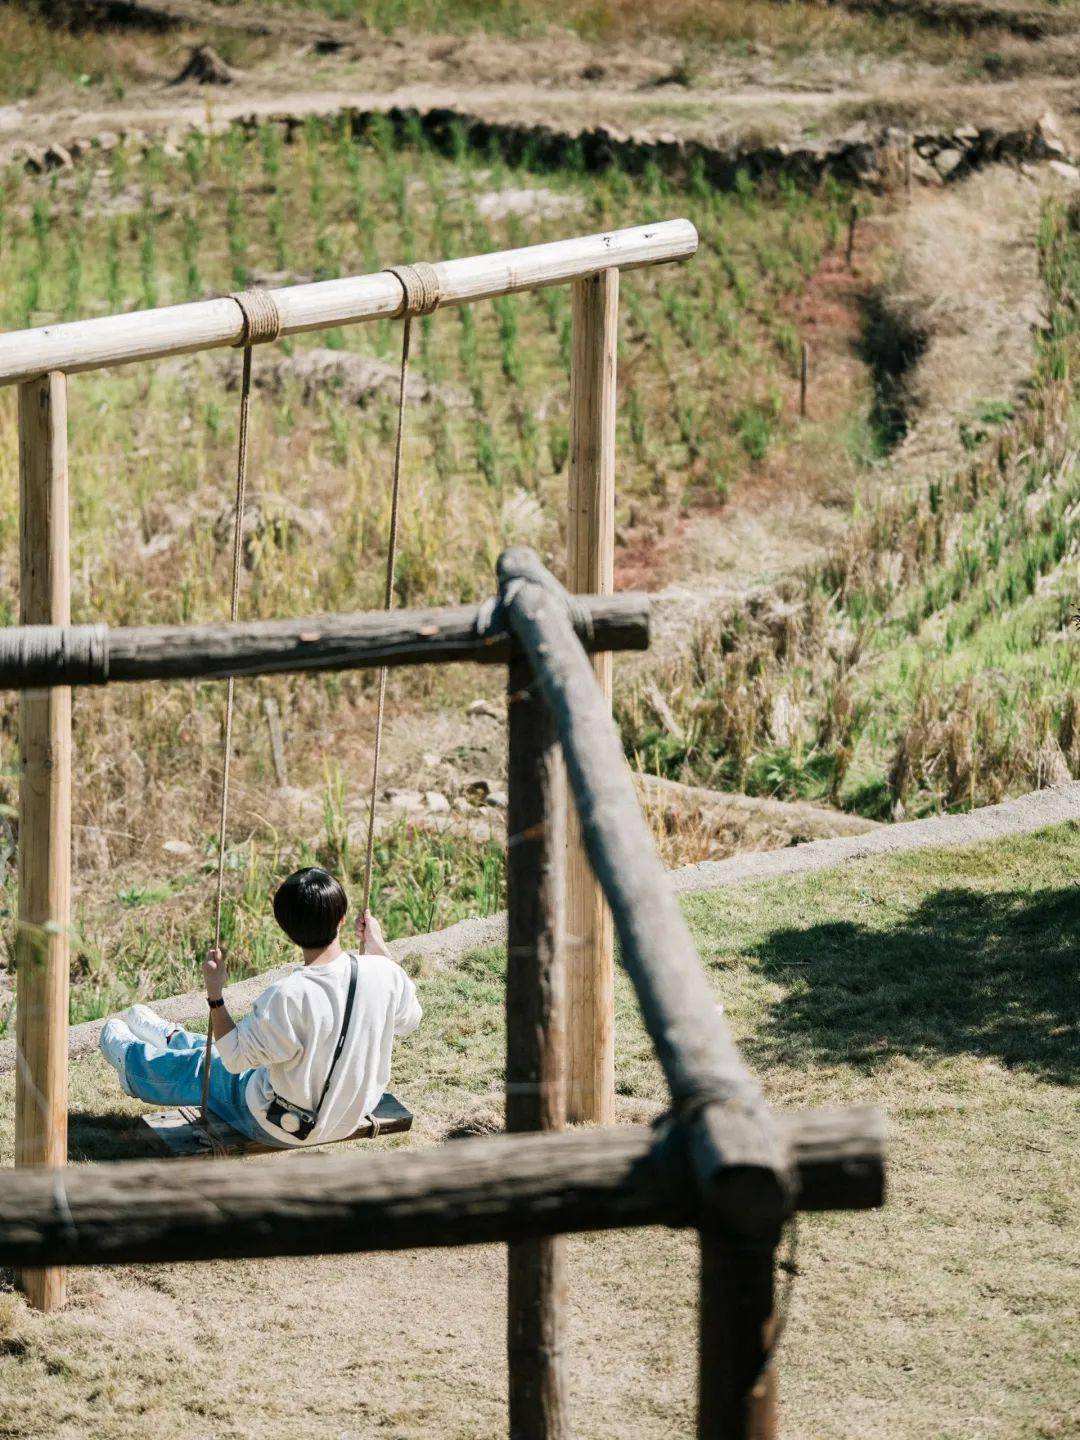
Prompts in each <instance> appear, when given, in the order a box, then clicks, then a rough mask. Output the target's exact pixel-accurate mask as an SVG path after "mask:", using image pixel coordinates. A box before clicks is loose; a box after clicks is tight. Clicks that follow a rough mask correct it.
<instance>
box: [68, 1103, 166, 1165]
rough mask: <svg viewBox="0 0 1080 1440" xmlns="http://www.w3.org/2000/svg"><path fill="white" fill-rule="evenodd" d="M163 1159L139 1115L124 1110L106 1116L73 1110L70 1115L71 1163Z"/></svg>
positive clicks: (69, 1144) (69, 1147) (69, 1142)
mask: <svg viewBox="0 0 1080 1440" xmlns="http://www.w3.org/2000/svg"><path fill="white" fill-rule="evenodd" d="M160 1158H161V1149H160V1147H159V1146H157V1145H156V1144H155V1143H154V1141H153V1138H152V1137H151V1135H150V1132H149V1130H148V1129H147V1128H146V1126H145V1125H144V1124H143V1123H142V1120H141V1119H140V1118H139V1116H138V1115H131V1114H125V1113H124V1112H123V1111H120V1110H114V1111H112V1112H111V1113H106V1114H88V1113H87V1112H86V1111H80V1110H73V1111H72V1112H71V1114H70V1115H69V1116H68V1159H69V1160H149V1159H160Z"/></svg>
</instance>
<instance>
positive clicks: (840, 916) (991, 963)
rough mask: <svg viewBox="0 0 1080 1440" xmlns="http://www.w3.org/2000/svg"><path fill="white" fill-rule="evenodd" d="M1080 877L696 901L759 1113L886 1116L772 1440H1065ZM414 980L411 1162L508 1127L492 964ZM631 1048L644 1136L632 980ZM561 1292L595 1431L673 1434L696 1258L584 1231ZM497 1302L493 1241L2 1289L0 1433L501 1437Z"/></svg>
mask: <svg viewBox="0 0 1080 1440" xmlns="http://www.w3.org/2000/svg"><path fill="white" fill-rule="evenodd" d="M1078 873H1080V826H1076V825H1069V826H1065V827H1061V828H1057V829H1053V830H1048V831H1044V832H1042V833H1040V834H1038V835H1034V836H1030V837H1025V838H1023V839H1020V840H1016V841H1002V842H995V843H993V844H989V845H984V846H979V847H973V848H971V849H964V850H956V851H942V852H928V853H923V854H919V855H914V856H904V857H898V858H890V859H883V860H878V861H872V862H856V863H853V864H850V865H848V866H847V867H844V868H842V869H840V870H838V871H833V872H829V873H827V874H823V875H817V876H808V877H806V878H803V879H800V880H797V881H794V882H792V881H778V882H770V883H769V884H766V885H759V886H748V887H742V888H736V889H732V890H729V891H723V892H717V893H714V894H708V895H698V896H694V897H689V898H688V899H687V900H686V902H685V903H686V911H687V915H688V918H689V920H690V923H691V925H692V928H693V930H694V932H695V935H696V937H697V939H698V943H699V945H700V947H701V952H702V955H703V958H704V959H705V961H706V963H707V965H708V967H709V971H710V974H711V975H712V977H713V980H714V984H715V988H716V992H717V995H718V997H719V998H722V999H723V1000H724V1001H725V1003H726V1005H727V1007H728V1012H729V1016H730V1018H731V1023H732V1025H733V1027H734V1029H735V1032H736V1036H737V1038H738V1040H739V1042H740V1044H741V1045H742V1047H743V1049H744V1053H745V1054H746V1055H747V1057H748V1058H749V1060H750V1061H751V1063H752V1064H753V1065H754V1067H755V1069H756V1070H757V1072H758V1073H759V1074H760V1075H761V1077H762V1079H763V1083H764V1085H765V1088H766V1091H767V1093H768V1095H769V1098H770V1100H771V1101H772V1102H773V1103H775V1104H777V1105H781V1106H792V1107H794V1106H807V1105H819V1104H828V1103H846V1102H854V1101H874V1102H876V1103H878V1104H880V1105H882V1106H883V1107H884V1108H885V1110H886V1111H887V1113H888V1117H889V1126H890V1140H889V1196H888V1203H887V1206H886V1208H885V1209H884V1210H883V1211H881V1212H880V1213H876V1214H870V1215H853V1216H846V1215H840V1216H836V1217H818V1218H806V1219H804V1220H803V1221H802V1222H800V1225H799V1237H798V1271H799V1274H798V1277H797V1280H796V1282H795V1286H794V1291H793V1294H792V1299H791V1307H790V1323H789V1326H788V1330H787V1334H786V1336H785V1338H784V1342H783V1351H782V1358H781V1362H780V1363H781V1368H782V1394H783V1410H784V1413H783V1417H782V1430H783V1433H784V1435H785V1436H798V1437H806V1440H810V1437H813V1440H830V1437H841V1436H843V1437H854V1436H858V1437H860V1440H865V1437H879V1436H880V1437H884V1436H890V1437H892V1436H897V1435H903V1436H904V1437H905V1440H911V1437H927V1440H930V1437H933V1440H946V1437H949V1440H972V1437H1001V1440H1005V1437H1009V1440H1013V1437H1022V1436H1023V1437H1033V1440H1034V1437H1059V1436H1066V1435H1070V1434H1075V1433H1076V1431H1075V1429H1073V1428H1071V1427H1072V1425H1073V1423H1074V1421H1073V1417H1075V1415H1076V1413H1077V1409H1078V1405H1080V1380H1078V1377H1077V1370H1076V1354H1075V1347H1074V1346H1073V1345H1072V1342H1071V1340H1070V1335H1069V1325H1070V1321H1069V1316H1070V1314H1073V1313H1074V1308H1075V1295H1076V1291H1077V1271H1078V1268H1080V1247H1078V1244H1077V1234H1078V1223H1077V1222H1078V1220H1080V1214H1078V1204H1077V1195H1078V1194H1080V1183H1078V1182H1080V1164H1078V1155H1080V1146H1078V1144H1077V1141H1078V1139H1080V1136H1078V1134H1077V1131H1078V1113H1077V1105H1076V1094H1075V1090H1074V1088H1072V1082H1073V1080H1074V1078H1075V1073H1076V1064H1077V1062H1076V1056H1077V1030H1078V1021H1080V1013H1078V1009H1080V1007H1078V1003H1077V989H1076V965H1075V960H1074V954H1075V951H1076V947H1077V943H1078V940H1080V904H1078V902H1077V891H1076V882H1077V878H1078ZM420 986H421V990H422V996H423V1000H424V1004H425V1008H426V1020H425V1023H424V1025H423V1026H422V1027H421V1030H420V1031H419V1032H418V1034H417V1036H416V1037H414V1039H413V1040H411V1041H410V1042H409V1043H408V1044H406V1045H404V1046H403V1047H402V1048H401V1051H400V1055H399V1060H398V1065H397V1070H396V1073H395V1081H394V1083H395V1087H396V1088H397V1089H398V1090H399V1091H400V1092H401V1093H402V1094H403V1095H405V1096H407V1097H408V1098H409V1099H410V1100H411V1102H412V1103H413V1105H414V1106H415V1108H416V1109H417V1110H418V1112H419V1130H418V1133H416V1134H415V1135H414V1136H413V1137H412V1138H411V1139H410V1140H409V1141H408V1142H407V1143H409V1144H412V1145H415V1144H431V1143H435V1142H437V1141H438V1140H439V1139H440V1138H441V1137H442V1136H443V1135H445V1133H446V1131H447V1130H448V1129H449V1128H450V1127H451V1126H452V1125H453V1124H454V1123H455V1122H456V1121H457V1120H459V1119H460V1118H461V1117H462V1116H463V1115H470V1114H474V1115H475V1114H477V1113H485V1112H490V1111H492V1109H493V1108H494V1104H495V1097H496V1096H497V1092H498V1086H499V1082H500V1070H501V1066H500V1055H501V1047H502V1017H501V1004H502V975H501V961H500V958H499V957H498V956H497V955H495V954H494V953H488V954H482V955H478V956H474V957H472V958H471V959H470V960H468V961H467V962H465V963H464V964H462V965H460V966H457V967H455V968H454V969H452V970H446V971H439V972H435V973H431V974H428V975H421V977H420ZM617 1045H618V1050H617V1053H618V1089H619V1092H620V1108H621V1113H622V1115H623V1117H624V1118H627V1119H630V1118H633V1119H639V1118H642V1117H643V1116H645V1115H648V1114H650V1113H651V1112H652V1110H653V1109H654V1108H655V1107H656V1105H657V1104H658V1103H659V1102H661V1101H662V1098H663V1091H662V1086H661V1082H660V1078H659V1075H658V1073H657V1070H656V1066H655V1064H654V1062H653V1061H652V1059H651V1055H650V1048H649V1045H648V1042H647V1041H646V1039H645V1037H644V1035H643V1033H642V1030H641V1027H640V1023H639V1021H638V1018H637V1014H636V1007H635V1005H634V1003H633V1001H632V998H631V996H630V994H629V991H628V988H627V987H626V985H625V984H624V983H622V982H621V981H620V987H619V993H618V1039H617ZM3 1086H4V1093H5V1095H6V1096H7V1097H8V1099H9V1106H8V1113H10V1096H11V1092H12V1090H13V1081H12V1079H11V1077H5V1079H4V1082H3ZM73 1107H74V1110H75V1112H76V1113H75V1115H74V1116H73V1124H72V1137H73V1151H74V1152H75V1154H76V1155H77V1156H78V1157H79V1158H84V1157H86V1156H88V1155H94V1156H98V1157H104V1156H106V1155H116V1154H124V1153H127V1154H130V1153H133V1150H134V1142H133V1141H132V1140H131V1139H130V1138H129V1130H128V1125H129V1121H130V1118H131V1116H132V1114H133V1112H134V1110H135V1109H136V1108H137V1107H136V1106H135V1105H134V1104H133V1102H129V1101H126V1100H124V1099H122V1097H120V1096H119V1094H118V1093H117V1092H116V1090H115V1089H114V1087H113V1086H112V1085H111V1084H110V1083H109V1082H108V1080H107V1078H106V1072H105V1070H104V1068H103V1066H102V1065H101V1063H100V1062H99V1061H98V1060H97V1059H96V1058H95V1059H93V1060H92V1061H88V1062H84V1063H80V1064H79V1065H77V1066H76V1067H75V1071H74V1075H73ZM10 1143H11V1141H10V1131H9V1130H6V1131H5V1134H4V1137H3V1146H4V1154H3V1158H4V1160H5V1161H8V1162H9V1161H10ZM391 1143H398V1142H391ZM251 1163H253V1164H287V1163H288V1161H287V1160H268V1161H253V1162H251ZM570 1271H571V1314H572V1334H571V1338H570V1346H569V1359H570V1367H571V1382H572V1394H573V1419H574V1424H575V1430H576V1433H577V1434H578V1435H580V1436H583V1437H585V1436H601V1435H603V1436H605V1437H607V1436H628V1437H629V1436H634V1437H640V1436H657V1437H660V1436H669V1435H672V1434H676V1433H685V1431H686V1430H687V1427H688V1425H689V1423H690V1422H689V1414H690V1406H691V1403H692V1398H691V1397H692V1387H693V1376H692V1370H693V1347H692V1336H693V1325H694V1305H695V1293H694V1291H695V1287H694V1242H693V1238H692V1237H691V1236H688V1235H683V1234H670V1233H668V1232H660V1231H656V1232H653V1231H648V1232H630V1233H626V1234H623V1235H618V1236H600V1237H586V1238H581V1239H574V1240H572V1241H571V1242H570ZM502 1285H503V1269H502V1255H501V1252H500V1251H499V1250H498V1249H497V1248H494V1247H485V1248H481V1249H478V1250H473V1251H468V1252H465V1251H454V1252H448V1253H446V1254H441V1253H431V1254H416V1255H403V1256H376V1257H356V1258H355V1259H352V1258H349V1257H345V1258H343V1259H340V1260H339V1259H336V1258H335V1259H327V1260H322V1259H312V1260H305V1261H302V1262H294V1261H275V1262H252V1263H249V1264H240V1265H213V1266H204V1267H200V1268H199V1269H197V1270H195V1269H186V1268H183V1267H178V1266H163V1267H156V1268H150V1267H142V1268H137V1267H128V1268H122V1269H118V1270H113V1271H102V1270H95V1271H87V1272H82V1273H77V1274H75V1275H74V1276H73V1278H72V1288H73V1301H72V1304H71V1306H70V1308H69V1310H68V1311H67V1312H66V1313H64V1314H60V1315H56V1316H52V1317H48V1318H44V1317H40V1316H36V1315H33V1314H31V1313H30V1312H28V1311H27V1310H26V1308H25V1306H24V1305H23V1302H22V1300H21V1298H20V1297H19V1296H18V1295H17V1294H16V1293H14V1292H12V1291H6V1292H0V1397H2V1398H0V1434H2V1435H4V1436H7V1437H30V1436H39V1435H64V1436H70V1437H81V1436H90V1435H93V1436H95V1437H110V1436H114V1435H115V1436H120V1435H130V1434H151V1433H153V1434H165V1433H172V1432H174V1431H176V1430H178V1429H179V1428H180V1427H181V1426H182V1425H185V1424H187V1425H190V1424H191V1423H192V1422H194V1423H196V1424H200V1425H202V1426H203V1427H204V1428H205V1426H206V1424H207V1423H209V1424H210V1425H211V1428H212V1431H213V1433H214V1434H215V1435H222V1436H226V1435H227V1436H256V1435H258V1436H260V1437H268V1436H271V1437H272V1436H286V1435H292V1434H295V1429H296V1416H297V1415H299V1414H300V1413H303V1414H304V1416H305V1427H306V1430H307V1433H308V1434H309V1435H310V1436H312V1437H322V1436H326V1437H330V1436H334V1437H338V1436H341V1435H350V1436H351V1435H367V1434H371V1433H375V1432H380V1431H381V1432H382V1433H387V1434H393V1435H395V1436H398V1435H400V1436H409V1437H412V1436H422V1435H431V1434H434V1433H438V1434H440V1435H447V1436H460V1437H462V1440H464V1437H467V1436H468V1437H472V1436H477V1435H487V1434H495V1433H499V1431H500V1430H501V1429H502V1428H503V1427H504V1425H505V1412H504V1391H503V1379H502V1376H503V1370H502V1344H503V1339H502V1328H501V1327H502V1294H503V1291H502ZM1070 1297H1072V1299H1070ZM211 1376H213V1377H214V1378H213V1379H211Z"/></svg>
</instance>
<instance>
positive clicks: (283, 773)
mask: <svg viewBox="0 0 1080 1440" xmlns="http://www.w3.org/2000/svg"><path fill="white" fill-rule="evenodd" d="M263 714H264V715H265V716H266V728H267V730H268V731H269V732H270V755H271V758H272V759H273V762H274V777H275V779H276V780H277V783H278V789H279V790H284V789H285V788H286V786H287V785H288V783H289V772H288V769H287V768H286V765H285V738H284V736H283V735H282V733H281V710H280V709H279V707H278V703H277V701H276V700H275V699H274V697H273V696H272V695H264V696H263Z"/></svg>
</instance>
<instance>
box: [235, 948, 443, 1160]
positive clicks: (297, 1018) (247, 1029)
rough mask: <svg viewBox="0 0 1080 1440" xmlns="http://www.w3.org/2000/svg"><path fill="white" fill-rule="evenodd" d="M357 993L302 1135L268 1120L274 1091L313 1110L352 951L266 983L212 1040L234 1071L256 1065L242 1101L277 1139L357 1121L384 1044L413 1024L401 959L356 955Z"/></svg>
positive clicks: (320, 1134)
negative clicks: (313, 1116) (311, 1123)
mask: <svg viewBox="0 0 1080 1440" xmlns="http://www.w3.org/2000/svg"><path fill="white" fill-rule="evenodd" d="M357 959H358V962H359V971H358V975H357V981H356V999H355V1000H354V1001H353V1013H352V1018H351V1019H350V1021H349V1033H348V1036H347V1037H346V1040H345V1048H344V1050H342V1052H341V1058H340V1059H339V1060H338V1063H337V1068H336V1069H335V1070H334V1078H333V1080H332V1081H331V1083H330V1089H329V1091H328V1092H327V1096H326V1100H325V1101H324V1103H323V1107H322V1109H321V1110H320V1111H319V1120H318V1124H317V1125H316V1126H315V1128H314V1130H312V1132H311V1134H310V1135H309V1136H308V1138H307V1139H306V1140H297V1139H296V1138H295V1137H294V1136H291V1135H287V1134H286V1133H285V1132H284V1131H283V1130H280V1129H278V1127H277V1126H276V1125H273V1124H271V1122H270V1121H268V1120H267V1119H266V1112H267V1109H268V1108H269V1106H270V1103H271V1101H272V1099H273V1096H274V1092H275V1091H276V1092H277V1094H278V1095H280V1096H281V1098H282V1099H283V1100H290V1101H291V1102H292V1103H293V1104H294V1105H301V1106H303V1107H304V1109H306V1110H313V1109H314V1108H315V1106H316V1105H317V1104H318V1100H319V1096H320V1095H321V1094H322V1087H323V1086H324V1085H325V1084H326V1077H327V1074H328V1073H329V1070H330V1064H331V1061H332V1060H333V1057H334V1047H335V1046H336V1045H337V1040H338V1035H339V1034H340V1033H341V1021H342V1018H343V1017H344V1014H345V1002H346V1000H347V998H348V994H349V976H350V973H351V967H350V964H349V956H348V955H347V954H341V955H339V956H338V957H337V959H336V960H331V961H329V962H328V963H327V964H324V965H302V966H300V968H299V969H297V970H294V971H293V972H292V973H291V974H289V975H286V976H285V978H284V979H283V980H277V981H275V983H274V984H273V985H270V986H268V987H267V989H265V990H264V991H263V993H262V994H261V995H260V996H259V998H258V999H257V1000H256V1001H255V1004H254V1006H253V1007H252V1009H251V1011H250V1013H249V1014H247V1015H245V1016H244V1018H243V1019H242V1020H240V1021H239V1022H238V1023H237V1026H236V1029H235V1030H230V1031H229V1033H228V1034H227V1035H225V1036H223V1037H222V1038H221V1039H220V1040H219V1041H218V1042H217V1049H218V1054H219V1055H220V1056H221V1063H222V1064H223V1065H224V1066H225V1069H226V1070H229V1071H230V1072H231V1073H232V1074H233V1075H240V1074H242V1073H243V1072H244V1071H245V1070H252V1069H253V1070H254V1074H253V1075H252V1076H251V1078H250V1080H249V1081H248V1085H247V1096H246V1098H247V1103H248V1107H249V1108H250V1110H251V1112H252V1114H253V1115H254V1116H255V1118H256V1119H257V1120H258V1121H259V1123H260V1125H262V1126H263V1128H264V1129H265V1130H266V1131H267V1132H268V1133H269V1134H270V1135H272V1136H273V1138H274V1139H275V1140H277V1141H279V1142H281V1141H284V1142H286V1143H289V1144H292V1145H317V1144H318V1143H319V1142H320V1141H327V1140H341V1139H343V1138H344V1137H345V1136H346V1135H351V1134H352V1132H353V1131H354V1130H356V1129H358V1128H359V1127H360V1125H361V1124H363V1121H364V1117H365V1116H366V1115H369V1114H370V1113H371V1111H372V1110H374V1108H375V1106H376V1105H377V1104H378V1103H379V1099H380V1097H381V1096H382V1094H383V1091H384V1090H385V1089H386V1087H387V1085H388V1084H389V1083H390V1052H391V1050H392V1049H393V1045H394V1037H395V1036H396V1035H411V1034H412V1032H413V1031H414V1030H415V1029H416V1027H417V1026H418V1025H419V1024H420V1016H421V1014H422V1011H421V1009H420V1002H419V1001H418V1000H417V998H416V989H415V987H414V986H413V983H412V981H411V980H410V979H409V977H408V976H407V975H406V974H405V971H404V970H402V968H401V966H400V965H398V964H396V963H395V962H394V961H393V960H390V959H388V958H387V957H386V956H384V955H359V956H358V957H357Z"/></svg>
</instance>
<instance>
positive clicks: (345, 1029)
mask: <svg viewBox="0 0 1080 1440" xmlns="http://www.w3.org/2000/svg"><path fill="white" fill-rule="evenodd" d="M349 964H350V966H351V967H352V974H351V975H350V976H349V995H348V998H347V999H346V1001H345V1014H344V1015H343V1016H342V1019H341V1034H340V1035H339V1036H338V1041H337V1046H336V1048H335V1050H334V1058H333V1059H332V1060H331V1061H330V1069H329V1071H328V1072H327V1075H326V1084H325V1085H324V1086H323V1087H322V1094H321V1095H320V1096H319V1103H318V1105H316V1106H315V1114H316V1115H318V1113H319V1111H320V1110H321V1109H322V1107H323V1101H324V1100H325V1099H326V1094H327V1091H328V1090H329V1089H330V1081H331V1080H332V1079H333V1078H334V1071H335V1069H336V1068H337V1062H338V1061H339V1060H340V1059H341V1052H342V1050H344V1049H345V1037H346V1036H347V1035H348V1033H349V1021H350V1020H351V1019H352V1012H353V1001H354V1000H355V999H356V980H357V976H358V975H359V973H360V967H359V965H358V964H357V962H356V956H355V955H350V956H349Z"/></svg>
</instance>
